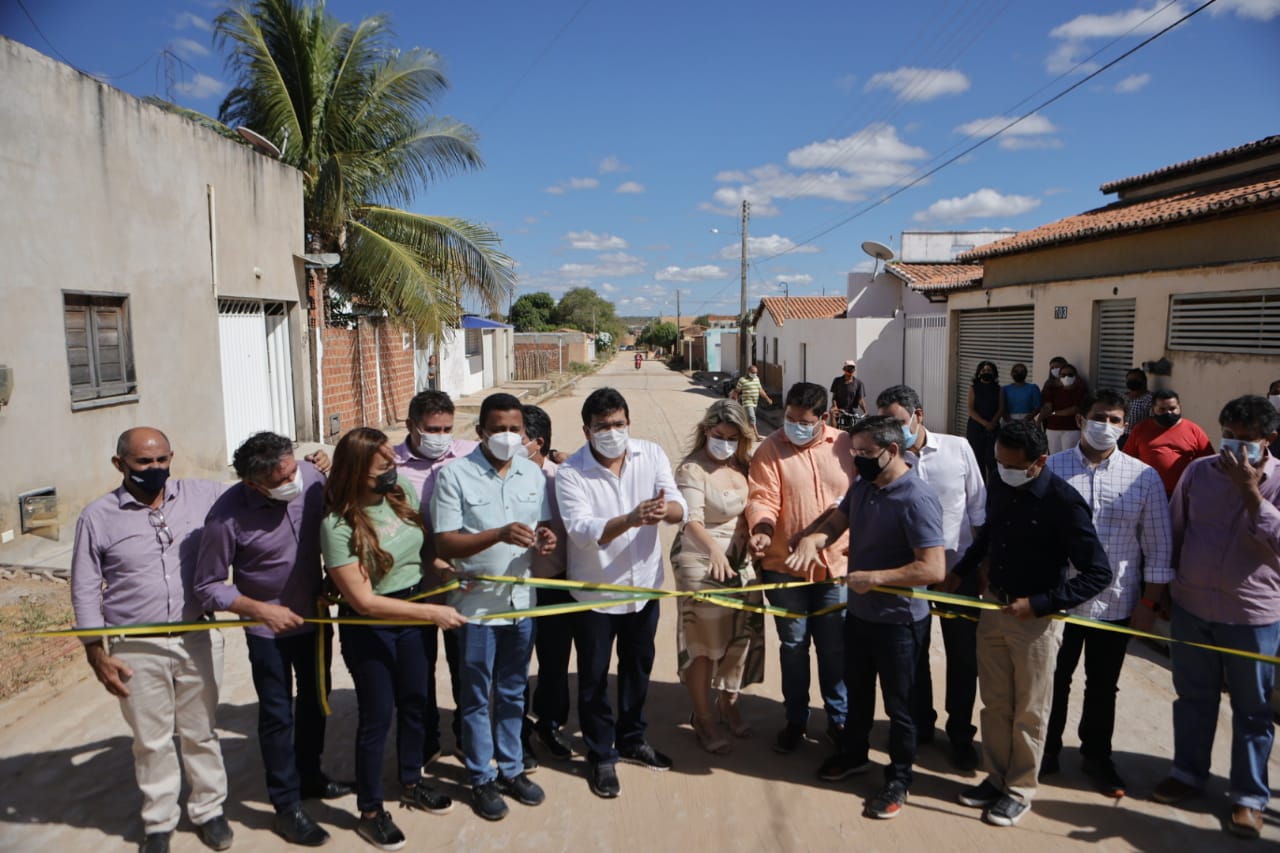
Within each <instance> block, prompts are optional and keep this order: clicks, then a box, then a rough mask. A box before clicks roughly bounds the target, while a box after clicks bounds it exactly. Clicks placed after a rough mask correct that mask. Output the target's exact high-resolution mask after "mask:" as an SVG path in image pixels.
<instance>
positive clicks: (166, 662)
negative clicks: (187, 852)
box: [111, 631, 227, 833]
mask: <svg viewBox="0 0 1280 853" xmlns="http://www.w3.org/2000/svg"><path fill="white" fill-rule="evenodd" d="M222 645H223V640H222V635H221V633H220V632H218V631H196V632H192V633H189V634H181V635H179V636H176V637H126V638H123V639H120V640H115V641H113V642H112V644H111V654H112V655H113V656H114V657H117V658H119V659H120V660H122V661H124V663H125V664H126V665H127V666H128V667H129V668H130V669H131V670H133V677H132V678H130V679H129V680H128V681H127V682H126V686H127V687H128V688H129V695H128V696H127V697H126V698H123V699H121V700H120V710H121V711H122V712H123V713H124V718H125V721H126V722H127V723H128V724H129V728H131V729H133V769H134V774H135V776H136V777H137V780H138V787H139V788H140V789H141V790H142V824H143V826H144V827H145V828H146V832H147V833H153V832H172V831H173V829H174V828H175V827H176V826H177V825H178V818H179V817H180V816H181V810H180V808H179V807H178V792H179V791H180V790H181V788H182V776H181V770H182V767H181V766H180V765H179V763H178V753H177V750H175V749H174V743H173V737H174V735H175V734H176V735H177V736H178V740H179V742H180V743H181V745H182V764H183V765H185V769H186V775H187V782H188V784H190V786H191V795H190V797H189V798H188V800H187V815H188V816H189V817H190V818H191V822H192V823H194V824H196V825H197V826H199V825H200V824H203V823H207V822H208V821H210V820H213V819H214V818H215V817H217V816H218V815H220V814H222V803H223V801H224V800H226V798H227V772H226V769H225V768H224V767H223V763H222V747H221V746H220V745H219V744H218V735H217V733H216V732H215V731H214V729H213V727H214V713H215V711H216V710H217V707H218V688H219V686H220V685H221V683H222Z"/></svg>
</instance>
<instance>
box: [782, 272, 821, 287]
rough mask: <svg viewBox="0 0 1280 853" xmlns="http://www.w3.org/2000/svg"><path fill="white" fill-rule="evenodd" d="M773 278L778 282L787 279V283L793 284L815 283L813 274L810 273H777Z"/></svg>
mask: <svg viewBox="0 0 1280 853" xmlns="http://www.w3.org/2000/svg"><path fill="white" fill-rule="evenodd" d="M773 280H774V281H778V282H782V281H785V282H786V283H787V284H791V285H797V284H813V276H811V275H809V274H808V273H795V274H793V275H786V274H785V273H784V274H782V275H775V276H774V277H773Z"/></svg>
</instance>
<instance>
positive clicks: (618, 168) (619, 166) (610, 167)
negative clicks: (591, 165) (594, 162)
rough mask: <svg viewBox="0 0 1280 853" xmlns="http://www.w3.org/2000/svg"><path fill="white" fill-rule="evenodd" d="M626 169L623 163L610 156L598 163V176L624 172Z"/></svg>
mask: <svg viewBox="0 0 1280 853" xmlns="http://www.w3.org/2000/svg"><path fill="white" fill-rule="evenodd" d="M628 168H629V167H628V166H627V165H626V164H625V163H623V162H622V161H621V160H619V159H618V158H617V157H615V156H613V155H612V154H610V155H609V156H608V157H606V158H604V159H603V160H601V161H600V174H602V175H607V174H609V173H610V172H625V171H627V170H628Z"/></svg>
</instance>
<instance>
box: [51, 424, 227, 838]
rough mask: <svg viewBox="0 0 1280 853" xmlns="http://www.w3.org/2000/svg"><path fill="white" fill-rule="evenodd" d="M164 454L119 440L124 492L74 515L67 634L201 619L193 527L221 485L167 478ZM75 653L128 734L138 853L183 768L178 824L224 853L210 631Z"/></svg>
mask: <svg viewBox="0 0 1280 853" xmlns="http://www.w3.org/2000/svg"><path fill="white" fill-rule="evenodd" d="M172 461H173V451H172V449H171V448H170V446H169V439H167V438H166V437H165V435H164V433H162V432H160V431H159V430H157V429H152V428H150V427H137V428H135V429H131V430H127V431H125V432H124V433H122V434H121V436H120V438H119V440H118V441H117V442H116V455H115V456H114V457H113V458H112V460H111V463H112V464H113V465H114V466H115V467H116V469H117V470H119V471H120V473H121V474H123V475H124V482H123V483H122V484H121V485H120V487H119V488H117V489H115V491H113V492H111V493H110V494H108V495H106V496H104V497H101V498H99V499H98V500H96V501H94V502H93V503H91V504H89V506H87V507H85V510H84V512H82V513H81V514H80V520H79V521H78V522H77V523H76V538H75V547H74V551H73V553H72V558H71V603H72V606H73V608H74V609H75V614H76V627H78V628H104V627H111V626H117V625H135V624H144V623H156V622H189V621H195V620H197V619H199V618H200V617H201V611H200V607H199V606H198V605H197V603H196V599H195V597H194V596H193V595H192V594H191V577H192V572H193V571H194V569H195V556H196V552H197V551H198V550H199V547H200V534H201V528H202V526H203V524H204V517H205V516H206V515H207V514H208V512H209V509H210V507H212V506H213V504H214V501H216V500H217V499H218V496H219V495H221V494H222V491H223V486H222V485H221V484H219V483H213V482H210V481H208V480H171V479H169V466H170V463H171V462H172ZM85 654H86V655H87V657H88V659H89V665H90V666H91V667H93V672H94V674H95V675H96V676H97V677H98V680H99V681H101V682H102V684H103V686H104V687H106V689H107V692H108V693H110V694H111V695H113V696H116V697H118V698H119V700H120V710H121V711H122V712H123V714H124V718H125V721H126V722H127V723H128V724H129V728H130V729H131V730H132V731H133V757H134V773H135V776H136V778H137V781H138V787H139V788H140V789H141V790H142V823H143V827H144V830H145V833H146V838H145V840H144V841H143V843H142V847H141V849H142V850H143V851H144V853H165V851H168V849H169V836H170V835H171V834H172V833H173V830H174V828H175V827H176V826H177V825H178V818H179V817H180V816H181V809H180V808H179V806H178V795H179V792H180V790H181V787H182V773H181V770H182V769H183V768H181V767H180V765H179V762H178V753H177V751H176V750H175V749H174V744H173V739H174V735H177V737H178V740H179V742H180V743H181V745H182V763H183V765H185V770H186V776H187V782H188V783H189V784H190V786H191V794H190V796H189V797H188V799H187V815H188V816H189V817H190V818H191V822H192V823H194V824H195V825H196V831H197V832H198V833H199V835H200V838H201V840H202V841H203V842H204V843H205V844H206V845H208V846H209V847H212V848H213V849H214V850H225V849H227V848H228V847H230V846H231V841H232V832H231V827H230V826H229V825H228V824H227V820H226V818H225V817H223V815H222V804H223V801H225V800H226V798H227V773H226V769H225V767H224V766H223V762H222V749H221V747H220V746H219V744H218V736H217V734H216V733H215V732H214V728H213V726H214V712H215V711H216V709H217V707H218V685H219V683H220V682H221V680H222V636H221V634H219V633H218V632H217V631H192V632H189V633H172V634H152V635H149V636H123V637H112V638H109V639H107V640H99V639H93V640H86V641H85Z"/></svg>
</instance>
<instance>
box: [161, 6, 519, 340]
mask: <svg viewBox="0 0 1280 853" xmlns="http://www.w3.org/2000/svg"><path fill="white" fill-rule="evenodd" d="M214 41H215V43H216V44H217V45H218V46H219V47H220V48H223V49H226V50H228V55H227V60H226V62H227V69H228V71H229V72H230V73H231V74H232V76H233V78H234V80H235V86H234V88H233V89H232V90H231V91H230V93H229V94H228V95H227V97H226V99H225V100H224V101H223V102H222V105H221V107H220V108H219V110H218V121H214V120H213V119H210V118H208V117H207V116H203V115H200V114H199V113H195V112H193V111H190V110H185V109H182V108H177V107H173V106H172V105H167V106H168V107H169V108H170V109H175V110H176V111H177V112H180V113H183V114H185V115H187V116H189V117H191V118H193V119H195V120H197V121H200V122H201V123H203V124H206V125H209V126H211V127H214V128H215V129H216V130H218V131H219V132H222V133H224V134H228V135H234V134H233V133H232V131H231V127H233V126H245V127H249V128H252V129H253V130H255V131H257V132H259V133H261V134H263V135H265V136H266V137H267V138H269V139H271V140H272V141H274V142H276V143H277V145H278V146H279V148H280V149H281V160H283V161H284V162H286V163H288V164H289V165H291V166H294V167H296V168H297V169H299V170H300V171H301V172H302V174H303V181H304V190H303V192H304V199H303V205H304V209H305V211H304V215H305V221H306V229H307V240H308V249H309V250H310V251H317V252H338V253H340V254H341V255H342V263H341V265H340V266H338V267H336V268H334V269H333V270H331V271H330V274H329V278H328V286H329V288H332V289H334V290H335V291H337V292H338V293H339V294H341V295H342V296H344V297H346V298H349V299H354V300H355V301H357V302H361V303H363V304H365V305H370V306H373V307H375V308H380V309H383V310H385V311H386V312H387V313H388V314H389V315H390V316H391V317H392V318H394V319H396V320H398V321H399V322H400V323H402V324H404V325H406V326H410V327H412V328H414V329H416V330H417V331H419V332H420V333H422V334H425V335H438V334H439V332H440V330H441V329H442V327H444V326H446V325H455V324H456V323H457V321H458V319H459V316H460V313H461V298H462V295H463V294H464V293H466V294H471V295H473V296H476V297H478V298H479V299H480V300H481V301H482V302H483V303H484V304H485V306H486V307H487V308H488V309H489V310H491V311H496V310H498V308H499V306H500V304H501V302H502V300H503V299H504V298H505V297H506V296H507V294H508V293H509V292H510V290H511V289H512V285H513V278H514V273H513V264H512V262H511V259H510V258H509V257H507V256H506V255H505V254H503V253H502V252H501V251H500V249H499V246H500V240H499V238H498V235H497V234H496V233H494V232H493V231H492V230H490V229H489V228H487V227H485V226H483V225H478V224H474V223H471V222H467V221H464V220H461V219H457V218H453V217H447V216H428V215H424V214H419V213H411V212H409V211H407V210H404V209H401V208H403V207H407V206H408V205H410V204H411V203H412V201H413V199H414V196H415V195H416V193H417V191H418V190H419V189H421V188H422V187H423V186H424V185H426V184H427V183H429V182H430V181H432V180H435V179H438V178H441V177H444V176H447V175H452V174H455V173H457V172H462V171H467V170H470V169H476V168H479V167H480V166H481V165H482V162H481V160H480V155H479V153H478V152H477V150H476V145H475V141H476V137H475V133H474V132H473V131H472V130H471V129H470V128H469V127H467V126H466V125H464V124H462V123H460V122H458V121H455V120H453V119H450V118H443V117H439V116H435V115H432V114H431V113H430V112H429V108H430V107H431V105H432V104H433V102H434V101H435V100H436V98H438V97H439V96H440V95H441V93H443V92H444V90H445V89H446V88H447V87H448V80H446V78H445V76H444V73H443V72H442V70H441V62H440V58H439V57H438V56H437V55H436V54H435V53H434V52H432V51H430V50H423V49H413V50H408V51H401V50H398V49H397V48H395V47H394V46H393V45H392V43H391V42H392V33H391V29H390V26H389V24H388V22H387V20H386V18H384V17H382V16H377V15H375V16H373V17H370V18H365V19H364V20H362V21H361V22H360V23H358V24H356V25H355V26H352V25H350V24H345V23H342V22H340V21H338V20H337V19H335V18H334V17H333V16H332V15H330V14H329V13H328V12H327V11H326V10H325V6H324V2H323V0H315V2H314V3H312V4H310V5H308V4H305V3H299V2H297V0H253V2H251V3H241V4H239V5H236V6H233V7H231V8H229V9H228V10H226V11H225V12H223V13H222V14H221V15H219V16H218V17H217V19H216V20H215V22H214Z"/></svg>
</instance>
